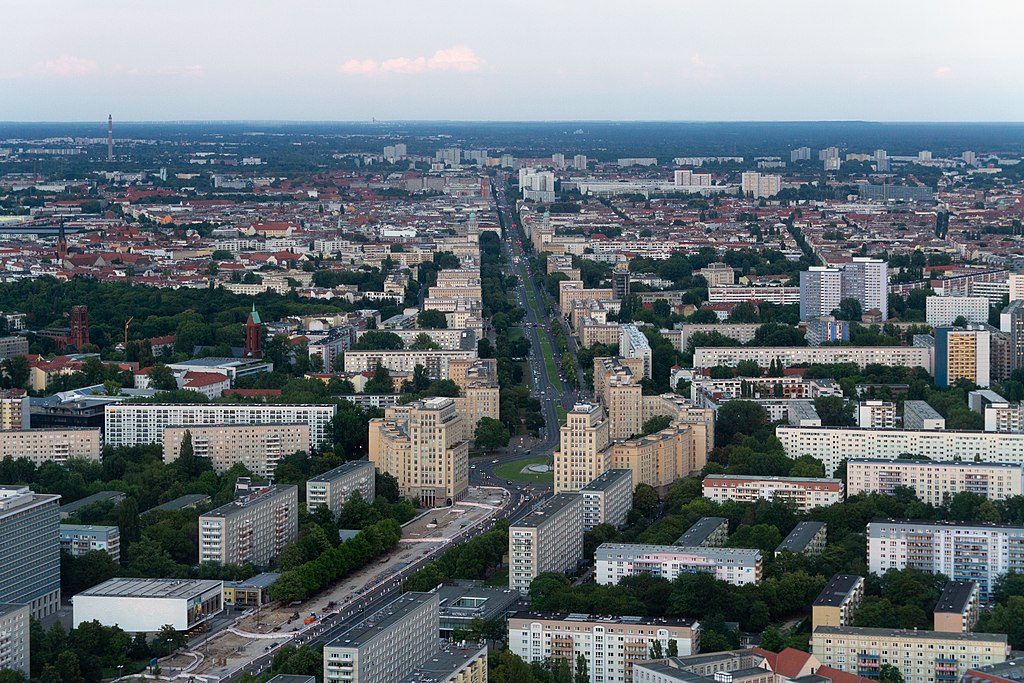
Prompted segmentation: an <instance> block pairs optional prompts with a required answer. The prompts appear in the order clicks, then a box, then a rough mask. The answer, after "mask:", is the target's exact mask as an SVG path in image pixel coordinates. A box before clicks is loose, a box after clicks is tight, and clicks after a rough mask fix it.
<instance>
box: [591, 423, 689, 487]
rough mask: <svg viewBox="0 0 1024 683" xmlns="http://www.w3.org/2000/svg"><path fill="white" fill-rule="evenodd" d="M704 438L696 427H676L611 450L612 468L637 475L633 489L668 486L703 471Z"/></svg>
mask: <svg viewBox="0 0 1024 683" xmlns="http://www.w3.org/2000/svg"><path fill="white" fill-rule="evenodd" d="M703 446H704V437H703V435H702V434H700V435H698V433H697V430H695V429H694V427H693V426H692V425H675V426H672V427H668V428H666V429H663V430H661V431H660V432H656V433H654V434H649V435H647V436H642V437H640V438H639V439H630V440H628V441H623V442H621V443H617V444H615V445H614V446H612V448H611V466H612V467H614V468H616V469H627V470H631V471H632V472H633V486H636V485H637V484H647V485H649V486H653V487H654V488H663V487H667V486H669V485H670V484H672V482H674V481H675V480H677V479H680V478H682V477H687V476H690V475H692V474H695V473H696V472H699V471H700V470H701V469H702V468H703V467H704V465H705V464H706V462H705V460H704V459H703V458H702V457H699V456H698V453H699V452H703Z"/></svg>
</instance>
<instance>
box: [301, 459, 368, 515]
mask: <svg viewBox="0 0 1024 683" xmlns="http://www.w3.org/2000/svg"><path fill="white" fill-rule="evenodd" d="M356 491H358V492H359V494H360V496H362V499H363V500H364V501H366V502H368V503H372V502H373V499H374V498H375V497H376V495H377V489H376V469H375V468H374V466H373V463H372V462H370V461H369V460H352V461H351V462H347V463H345V464H344V465H341V466H339V467H335V468H334V469H332V470H327V471H326V472H324V473H323V474H318V475H316V476H315V477H310V478H309V479H307V480H306V509H307V510H309V511H310V512H312V511H313V510H316V509H317V508H318V507H320V506H321V505H324V506H326V507H327V509H328V510H330V511H331V512H333V513H334V514H338V513H339V512H341V509H342V508H343V507H345V503H347V502H348V499H349V498H351V497H352V495H353V494H354V493H355V492H356Z"/></svg>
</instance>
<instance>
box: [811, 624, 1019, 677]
mask: <svg viewBox="0 0 1024 683" xmlns="http://www.w3.org/2000/svg"><path fill="white" fill-rule="evenodd" d="M811 642H812V650H813V652H814V655H815V656H816V657H817V658H818V659H819V660H821V663H822V665H824V666H830V667H832V668H835V669H839V670H840V671H845V672H848V673H852V674H856V675H859V676H866V677H869V678H877V677H878V675H879V674H878V672H879V669H880V668H881V666H882V665H883V664H889V665H891V666H894V667H896V669H898V670H899V672H900V674H902V676H903V680H904V681H905V682H906V683H935V682H936V681H950V682H953V681H958V680H960V677H961V676H963V674H964V673H966V671H967V670H968V669H969V668H972V667H975V666H984V665H986V664H995V663H999V662H1003V661H1005V660H1006V657H1007V655H1008V654H1009V646H1008V645H1007V642H1006V636H1005V635H1004V634H994V633H940V632H935V631H917V630H914V631H909V630H904V629H887V628H856V627H852V626H818V627H817V628H815V629H814V633H813V634H812V636H811Z"/></svg>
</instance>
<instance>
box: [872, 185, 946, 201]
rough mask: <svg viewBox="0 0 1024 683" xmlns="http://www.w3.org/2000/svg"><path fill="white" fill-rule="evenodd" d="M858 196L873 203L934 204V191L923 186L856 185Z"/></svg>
mask: <svg viewBox="0 0 1024 683" xmlns="http://www.w3.org/2000/svg"><path fill="white" fill-rule="evenodd" d="M857 188H858V189H859V190H860V196H861V197H862V198H864V199H867V200H870V201H875V202H887V201H890V200H891V201H904V202H934V201H935V190H933V189H932V188H930V187H926V186H924V185H920V186H910V185H888V184H886V185H872V184H871V183H858V184H857Z"/></svg>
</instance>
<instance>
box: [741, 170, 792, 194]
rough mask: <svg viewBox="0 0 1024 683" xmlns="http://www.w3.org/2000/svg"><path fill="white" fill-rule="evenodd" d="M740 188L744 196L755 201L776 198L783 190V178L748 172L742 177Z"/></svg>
mask: <svg viewBox="0 0 1024 683" xmlns="http://www.w3.org/2000/svg"><path fill="white" fill-rule="evenodd" d="M740 187H741V189H742V190H743V194H745V195H747V196H750V197H753V198H754V199H759V198H761V197H774V196H775V195H777V194H778V193H779V190H781V189H782V176H779V175H762V174H761V173H758V172H756V171H747V172H745V173H742V174H741V175H740Z"/></svg>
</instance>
